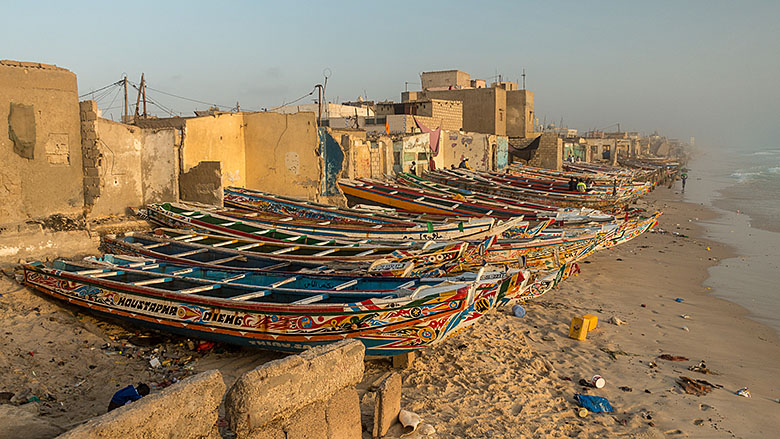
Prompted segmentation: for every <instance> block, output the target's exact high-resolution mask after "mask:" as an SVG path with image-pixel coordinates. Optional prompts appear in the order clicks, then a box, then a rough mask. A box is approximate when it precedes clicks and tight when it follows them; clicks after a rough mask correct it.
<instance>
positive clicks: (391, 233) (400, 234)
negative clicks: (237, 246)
mask: <svg viewBox="0 0 780 439" xmlns="http://www.w3.org/2000/svg"><path fill="white" fill-rule="evenodd" d="M208 212H210V213H216V214H219V215H223V216H227V217H230V218H234V219H238V220H241V221H243V222H245V223H250V224H261V225H262V226H264V227H268V228H273V229H275V230H281V231H287V232H293V233H300V234H306V235H313V236H318V237H334V238H338V239H355V240H358V239H371V240H374V241H387V242H395V241H397V240H398V239H399V238H403V239H406V238H408V237H414V236H417V235H415V234H416V233H420V232H421V231H424V232H425V233H430V234H432V235H431V236H433V237H434V239H471V240H473V239H480V238H481V237H484V236H485V235H490V234H496V233H502V232H503V231H505V230H509V229H518V228H522V229H525V228H527V227H528V226H529V223H528V221H523V216H522V215H521V216H518V217H515V218H510V219H506V220H499V221H496V222H495V225H494V226H493V228H492V229H491V230H490V231H489V232H485V233H477V234H472V235H465V234H463V232H465V230H466V229H467V228H469V225H470V224H472V223H474V222H475V221H478V220H475V219H474V218H465V219H461V220H460V221H454V220H451V221H446V222H434V221H428V222H427V223H425V224H414V225H413V226H411V227H402V226H398V225H396V224H370V223H361V222H357V221H354V222H339V221H336V222H334V221H325V222H319V223H318V222H316V221H315V220H310V219H306V218H293V217H286V218H283V219H281V220H280V219H278V218H267V217H266V215H265V214H264V213H263V212H257V211H255V212H249V213H247V212H245V211H237V210H235V209H231V210H224V209H214V208H213V207H212V208H211V209H210V210H208ZM461 229H463V230H461ZM453 233H455V234H457V236H456V237H455V238H453V237H452V234H453ZM420 236H422V235H420Z"/></svg>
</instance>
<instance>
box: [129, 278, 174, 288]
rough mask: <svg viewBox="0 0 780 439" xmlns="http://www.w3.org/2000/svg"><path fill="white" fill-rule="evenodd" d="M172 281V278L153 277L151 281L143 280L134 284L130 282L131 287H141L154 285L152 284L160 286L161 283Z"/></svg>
mask: <svg viewBox="0 0 780 439" xmlns="http://www.w3.org/2000/svg"><path fill="white" fill-rule="evenodd" d="M172 280H173V278H172V277H155V278H152V279H145V280H139V281H136V282H132V283H131V285H135V286H139V287H140V286H143V285H154V284H161V283H163V282H171V281H172Z"/></svg>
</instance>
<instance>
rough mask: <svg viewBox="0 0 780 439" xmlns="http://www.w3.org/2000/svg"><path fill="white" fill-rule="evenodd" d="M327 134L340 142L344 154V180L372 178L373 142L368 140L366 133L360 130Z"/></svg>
mask: <svg viewBox="0 0 780 439" xmlns="http://www.w3.org/2000/svg"><path fill="white" fill-rule="evenodd" d="M327 132H328V133H329V134H330V135H331V137H333V138H334V139H335V140H338V141H339V144H340V145H341V151H342V152H343V154H344V163H343V166H342V169H341V175H340V177H342V178H363V177H371V176H372V166H371V142H370V141H368V140H366V132H365V131H360V130H335V129H332V128H328V129H327Z"/></svg>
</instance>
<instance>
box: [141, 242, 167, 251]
mask: <svg viewBox="0 0 780 439" xmlns="http://www.w3.org/2000/svg"><path fill="white" fill-rule="evenodd" d="M169 244H170V242H157V243H155V244H149V245H144V246H143V248H145V249H147V250H151V249H153V248H159V247H165V246H166V245H169Z"/></svg>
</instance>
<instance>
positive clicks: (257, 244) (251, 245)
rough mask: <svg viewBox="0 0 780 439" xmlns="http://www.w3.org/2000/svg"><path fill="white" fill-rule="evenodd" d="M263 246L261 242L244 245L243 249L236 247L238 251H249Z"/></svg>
mask: <svg viewBox="0 0 780 439" xmlns="http://www.w3.org/2000/svg"><path fill="white" fill-rule="evenodd" d="M261 245H263V243H261V242H253V243H251V244H246V245H242V246H241V247H236V250H242V251H243V250H249V249H250V248H255V247H260V246H261Z"/></svg>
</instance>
